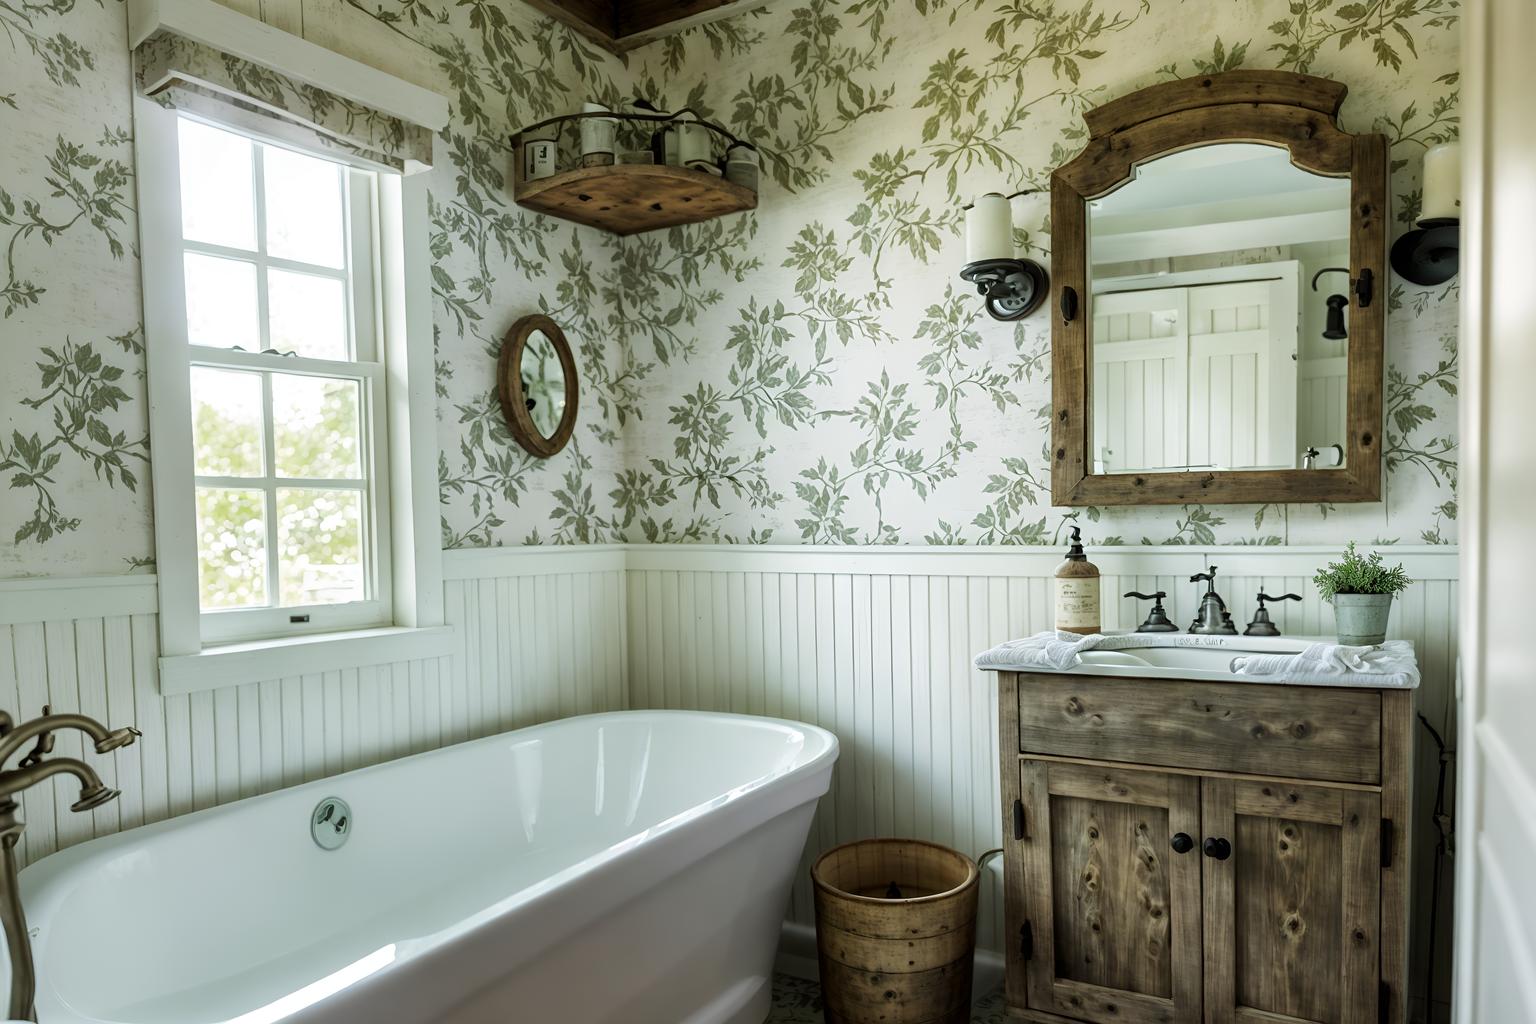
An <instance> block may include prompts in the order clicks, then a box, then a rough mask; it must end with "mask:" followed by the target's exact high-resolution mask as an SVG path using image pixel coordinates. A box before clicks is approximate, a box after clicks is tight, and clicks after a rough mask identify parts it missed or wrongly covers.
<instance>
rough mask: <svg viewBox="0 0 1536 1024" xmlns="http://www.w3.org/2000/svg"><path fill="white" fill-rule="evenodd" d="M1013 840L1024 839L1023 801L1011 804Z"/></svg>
mask: <svg viewBox="0 0 1536 1024" xmlns="http://www.w3.org/2000/svg"><path fill="white" fill-rule="evenodd" d="M1013 838H1015V839H1023V838H1024V801H1022V800H1015V801H1014V802H1013Z"/></svg>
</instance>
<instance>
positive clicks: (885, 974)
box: [811, 839, 981, 1024]
mask: <svg viewBox="0 0 1536 1024" xmlns="http://www.w3.org/2000/svg"><path fill="white" fill-rule="evenodd" d="M980 879H981V874H980V872H979V871H977V869H976V863H975V861H973V860H971V859H970V858H969V857H967V856H965V855H964V854H962V853H957V852H955V851H954V850H951V849H949V848H948V847H945V846H939V845H938V844H936V843H925V842H922V841H921V840H917V839H865V840H861V841H859V842H856V843H848V844H846V845H843V846H839V847H836V848H835V849H832V850H828V851H827V852H826V853H824V854H822V856H821V857H820V859H818V860H817V861H816V865H815V866H814V867H813V868H811V881H812V882H813V883H814V885H815V890H816V951H817V954H818V960H819V962H820V964H821V997H822V1005H823V1010H824V1013H825V1017H826V1021H827V1024H969V1021H970V1019H971V970H972V957H973V956H974V953H975V949H976V898H977V893H978V890H979V888H980Z"/></svg>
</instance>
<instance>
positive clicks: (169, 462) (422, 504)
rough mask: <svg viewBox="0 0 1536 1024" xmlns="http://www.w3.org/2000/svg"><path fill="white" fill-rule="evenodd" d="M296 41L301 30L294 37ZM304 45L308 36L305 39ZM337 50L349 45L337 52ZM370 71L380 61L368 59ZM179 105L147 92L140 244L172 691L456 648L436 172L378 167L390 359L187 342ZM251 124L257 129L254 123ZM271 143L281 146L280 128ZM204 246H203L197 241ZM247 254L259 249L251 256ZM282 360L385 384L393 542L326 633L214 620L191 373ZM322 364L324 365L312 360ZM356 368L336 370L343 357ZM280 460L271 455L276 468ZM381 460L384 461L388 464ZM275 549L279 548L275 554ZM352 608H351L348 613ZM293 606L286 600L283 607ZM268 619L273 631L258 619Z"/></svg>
mask: <svg viewBox="0 0 1536 1024" xmlns="http://www.w3.org/2000/svg"><path fill="white" fill-rule="evenodd" d="M295 42H302V41H298V40H295ZM306 45H307V44H306ZM338 59H339V58H338ZM370 70H371V69H370ZM180 116H181V115H179V114H178V113H177V112H176V111H174V110H171V109H167V108H165V107H162V106H160V105H159V104H157V103H154V102H153V101H151V100H147V99H145V98H143V97H136V98H135V100H134V129H135V132H134V135H135V139H134V145H135V152H136V157H137V166H138V173H137V180H138V195H139V210H138V212H139V231H140V255H141V260H142V272H143V288H144V330H145V341H146V348H147V364H148V390H149V420H150V443H151V451H152V453H153V457H152V459H151V463H150V472H151V478H152V482H153V486H154V505H155V540H156V569H157V573H158V585H159V593H160V615H159V626H160V643H161V652H160V653H161V690H162V692H163V693H185V692H190V691H193V690H201V689H209V688H213V687H216V686H226V685H238V684H240V683H244V682H253V681H257V680H262V679H272V678H278V677H281V676H283V675H293V674H300V673H314V672H321V671H327V670H330V669H336V668H343V667H355V666H359V665H367V664H380V663H384V662H392V661H399V660H406V659H409V658H421V657H430V656H436V655H440V654H446V653H448V652H449V650H450V646H449V645H450V641H451V630H449V629H448V628H447V627H445V626H444V625H443V589H442V548H441V540H440V533H439V525H438V509H437V505H438V494H437V444H436V410H435V401H436V398H435V395H436V391H435V386H434V380H433V376H434V373H435V367H434V358H433V337H432V309H431V279H430V273H431V266H430V250H429V223H428V219H427V210H426V183H425V181H424V176H423V175H399V174H393V173H388V172H383V171H379V172H372V176H373V179H374V182H375V197H376V203H374V204H373V205H374V208H375V213H374V215H375V216H376V221H375V223H376V227H377V230H376V231H375V232H374V237H375V238H376V240H377V241H376V244H377V246H378V258H377V260H376V261H375V262H376V266H377V278H376V280H375V281H374V286H375V291H374V299H373V303H372V304H373V308H374V310H375V312H376V316H377V318H378V320H377V331H376V333H377V335H378V337H379V338H380V344H381V347H382V351H381V355H382V360H381V362H382V365H381V366H377V367H375V368H365V367H363V366H362V365H360V364H341V363H332V362H330V361H326V360H318V361H311V360H303V359H299V358H296V357H285V356H274V355H263V354H261V353H240V352H233V351H231V350H224V349H219V350H215V351H214V352H212V353H210V352H209V351H208V350H205V349H201V348H197V347H194V346H191V345H189V344H188V341H187V321H186V295H185V281H184V276H183V269H182V253H183V251H184V249H186V248H188V246H187V243H184V242H183V240H182V237H181V235H182V232H181V181H180V166H179V153H178V149H179V147H178V118H179V117H180ZM242 134H248V133H244V132H242ZM257 141H272V142H273V143H274V144H278V145H281V143H279V142H277V141H276V140H261V139H258V140H257ZM195 248H204V247H202V246H197V247H195ZM242 258H247V259H248V258H249V254H242ZM215 356H216V361H217V362H218V364H219V365H225V366H228V365H234V364H236V363H245V364H246V365H249V366H250V367H252V368H262V369H273V370H281V371H284V372H304V371H305V370H306V369H307V370H309V371H310V372H320V371H322V370H323V372H324V373H325V374H326V375H332V376H336V375H340V376H348V375H357V374H359V373H360V372H362V371H364V370H365V369H366V370H367V373H368V374H369V375H370V379H373V380H374V381H375V387H374V394H375V396H382V398H381V399H379V400H381V402H382V406H383V407H382V408H381V409H380V410H378V411H379V415H378V416H377V418H376V422H377V424H378V431H377V435H376V436H377V441H378V444H377V445H376V446H375V449H374V451H373V452H372V453H370V454H371V456H372V457H373V458H375V459H381V460H385V461H387V465H388V471H387V473H386V472H382V471H379V472H375V473H374V474H373V475H372V479H373V480H374V481H380V482H382V481H384V480H386V479H387V480H388V486H387V488H382V489H381V491H380V492H379V493H378V494H377V495H376V500H375V502H374V511H375V514H376V518H377V522H376V524H375V536H376V537H377V539H378V540H377V542H378V544H379V545H380V547H381V548H387V561H388V563H389V570H388V572H387V573H384V574H380V575H378V576H377V577H376V582H377V586H378V590H379V592H378V594H377V595H375V596H376V597H377V598H378V600H377V602H376V604H375V607H373V608H367V607H353V606H318V607H316V608H313V609H306V610H307V611H311V612H318V611H320V610H322V609H324V608H330V609H338V611H337V612H336V613H335V614H328V615H325V616H323V619H324V621H321V622H314V623H312V625H313V626H314V627H315V628H317V629H318V630H320V631H319V632H312V633H307V634H291V633H288V631H287V630H284V632H285V633H288V635H283V636H277V637H274V638H270V639H242V636H243V635H244V634H242V633H241V632H238V631H237V632H234V633H232V634H230V635H225V634H221V633H220V631H219V630H217V629H213V630H205V629H204V623H205V621H207V619H208V617H209V615H214V614H222V613H208V615H205V614H204V613H203V612H202V611H201V609H200V607H199V594H198V592H199V584H198V579H199V577H198V552H197V514H196V477H195V475H194V463H193V448H192V437H191V423H192V418H191V417H192V414H191V386H190V377H189V374H190V370H191V367H192V366H193V365H194V364H200V363H202V362H204V361H209V360H212V359H213V358H214V357H215ZM311 363H313V364H314V365H309V364H311ZM342 367H348V369H344V370H342V371H341V372H339V373H338V368H342ZM269 468H270V467H269ZM382 468H383V467H382V466H380V467H379V469H380V470H382ZM275 554H276V552H275V551H273V552H272V556H274V557H275ZM340 609H345V610H344V611H340ZM277 614H281V615H282V617H284V618H286V617H287V615H288V614H289V613H288V612H287V611H286V610H285V611H282V612H280V613H277ZM257 631H260V630H257Z"/></svg>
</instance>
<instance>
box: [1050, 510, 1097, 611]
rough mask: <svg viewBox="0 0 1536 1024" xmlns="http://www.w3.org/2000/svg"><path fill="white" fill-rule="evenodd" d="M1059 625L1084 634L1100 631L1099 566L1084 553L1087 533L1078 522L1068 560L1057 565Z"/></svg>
mask: <svg viewBox="0 0 1536 1024" xmlns="http://www.w3.org/2000/svg"><path fill="white" fill-rule="evenodd" d="M1056 628H1057V629H1058V630H1064V631H1066V632H1068V633H1082V634H1084V635H1087V634H1089V633H1097V632H1099V567H1098V566H1096V565H1094V564H1093V563H1092V562H1090V561H1088V556H1087V555H1085V554H1083V534H1082V531H1081V530H1079V529H1078V528H1077V527H1076V526H1073V527H1072V547H1071V548H1070V549H1068V551H1067V560H1066V561H1065V562H1062V563H1061V565H1059V566H1057V568H1056Z"/></svg>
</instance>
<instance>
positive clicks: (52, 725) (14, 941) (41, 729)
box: [0, 705, 140, 1020]
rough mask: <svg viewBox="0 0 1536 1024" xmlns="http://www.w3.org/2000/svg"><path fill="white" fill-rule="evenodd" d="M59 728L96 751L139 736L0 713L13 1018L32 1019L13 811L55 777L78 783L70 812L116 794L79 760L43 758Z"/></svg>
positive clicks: (0, 856)
mask: <svg viewBox="0 0 1536 1024" xmlns="http://www.w3.org/2000/svg"><path fill="white" fill-rule="evenodd" d="M60 729H78V730H80V731H81V732H83V733H85V734H86V735H87V736H89V737H90V738H91V740H92V741H93V742H94V743H95V745H96V753H98V754H105V753H108V752H109V751H113V750H116V749H118V748H119V747H126V746H128V744H130V743H132V742H133V741H134V740H135V739H136V738H137V737H138V736H139V735H140V733H139V731H138V730H137V729H135V728H133V727H132V726H124V727H123V728H121V729H108V728H107V727H106V726H104V725H102V724H101V723H100V722H98V721H96V720H95V719H94V718H88V717H86V716H85V715H75V714H61V715H55V714H52V713H51V712H50V709H49V708H48V706H47V705H44V706H43V714H42V717H41V718H34V719H32V720H31V721H29V722H23V723H22V724H20V725H17V724H16V720H15V719H13V718H12V717H11V715H10V713H9V712H7V711H0V926H3V928H4V930H5V945H6V948H7V949H8V950H9V951H10V955H11V997H10V1003H9V1010H8V1012H7V1014H6V1016H8V1017H10V1018H11V1019H12V1020H36V1019H37V1017H36V1016H35V1011H34V1009H33V1006H32V1002H33V998H34V996H35V995H36V993H37V975H36V972H35V970H34V968H33V964H32V941H31V939H30V937H29V936H28V935H27V918H26V914H25V913H24V912H23V911H22V907H21V891H20V889H19V888H18V886H17V884H16V844H17V843H18V842H20V841H21V833H22V830H23V829H25V828H26V825H24V824H23V823H22V822H21V820H20V819H19V818H17V816H16V812H17V811H18V810H20V805H19V804H18V803H17V797H19V796H20V795H21V793H22V791H23V790H26V789H30V788H31V787H33V786H35V785H37V784H38V783H39V782H43V781H45V780H47V779H50V778H52V777H53V776H55V775H73V776H74V777H75V778H76V779H78V780H79V781H80V797H79V799H77V800H76V801H75V802H74V803H73V804H71V805H70V808H69V809H70V810H72V811H88V810H90V809H91V808H93V807H100V806H101V805H102V804H104V803H107V802H108V801H110V800H112V799H113V798H114V797H116V796H117V790H115V789H109V788H108V787H107V786H106V784H105V783H103V782H102V781H101V776H99V775H97V774H96V772H95V770H94V769H92V768H91V766H90V765H88V764H86V763H85V762H84V761H81V760H78V759H76V758H73V757H48V756H47V755H49V754H51V753H53V743H54V735H53V734H54V733H55V732H57V731H58V730H60ZM28 740H34V741H35V742H34V743H33V745H32V749H31V750H30V751H28V752H27V754H26V756H25V757H23V758H22V759H21V760H20V761H18V762H17V763H16V767H15V768H11V769H9V770H7V769H6V767H5V765H6V762H8V761H9V760H10V759H11V758H12V757H13V756H15V754H16V753H17V752H18V751H19V750H21V748H22V747H23V746H25V745H26V743H27V741H28Z"/></svg>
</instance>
